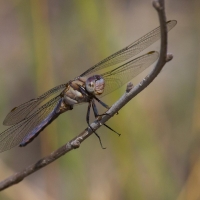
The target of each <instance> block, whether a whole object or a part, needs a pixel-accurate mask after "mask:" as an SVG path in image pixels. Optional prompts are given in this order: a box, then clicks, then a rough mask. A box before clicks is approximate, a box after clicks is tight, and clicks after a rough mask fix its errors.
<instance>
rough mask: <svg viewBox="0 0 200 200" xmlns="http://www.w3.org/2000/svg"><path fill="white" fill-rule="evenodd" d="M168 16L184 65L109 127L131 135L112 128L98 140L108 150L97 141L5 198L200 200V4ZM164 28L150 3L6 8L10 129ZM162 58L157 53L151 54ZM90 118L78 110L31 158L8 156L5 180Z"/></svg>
mask: <svg viewBox="0 0 200 200" xmlns="http://www.w3.org/2000/svg"><path fill="white" fill-rule="evenodd" d="M166 6H167V18H168V19H177V20H178V25H177V27H175V28H174V30H172V31H171V33H170V34H169V51H170V52H172V53H173V54H174V60H173V61H172V62H170V63H168V64H167V65H166V67H165V69H164V70H163V72H162V73H161V74H160V76H158V78H157V79H156V80H155V81H154V82H153V83H152V84H151V85H150V86H149V87H148V88H147V89H146V90H145V91H143V92H142V93H141V94H140V95H138V97H136V98H135V99H134V100H133V101H131V102H130V103H129V104H128V105H126V106H125V107H124V108H123V109H122V110H121V111H120V112H119V115H116V116H115V117H114V118H112V119H111V120H110V121H109V122H108V124H109V125H110V126H111V127H112V128H114V129H115V130H117V131H118V132H119V133H121V134H122V135H121V136H120V137H118V136H117V135H115V134H113V133H112V132H110V131H109V130H107V129H106V128H104V127H102V128H101V129H99V130H98V133H99V134H100V135H101V138H102V141H103V144H104V146H106V147H107V149H106V150H102V149H101V148H100V145H99V142H98V139H97V138H96V137H95V135H94V136H91V137H90V138H88V139H87V140H86V141H85V142H84V143H83V144H82V146H81V148H80V149H77V150H76V151H72V152H70V153H69V154H68V155H66V156H64V157H63V158H61V159H59V160H58V161H56V162H54V163H53V164H51V165H50V166H48V167H46V168H44V169H42V170H41V171H39V172H37V173H35V174H33V175H31V176H30V177H28V178H27V179H26V180H25V181H24V182H23V184H18V185H15V186H13V187H11V188H9V189H8V190H7V191H5V192H2V193H1V194H0V198H1V199H8V200H12V199H15V200H16V199H20V200H23V199H48V200H49V198H52V199H59V200H60V199H61V200H62V199H87V200H88V199H95V200H98V199H104V200H106V199H120V200H121V199H153V200H155V199H179V200H182V199H190V200H191V199H198V198H199V197H200V195H199V190H198V185H199V184H198V183H199V178H198V177H199V176H198V170H199V156H198V155H199V148H198V144H199V136H198V132H199V131H198V127H199V125H198V119H199V117H198V110H199V109H198V108H199V106H198V102H199V101H198V99H199V98H198V96H199V95H198V80H199V77H198V74H197V73H196V70H197V69H198V68H199V67H198V66H199V59H198V52H199V45H198V42H197V41H196V39H197V35H198V34H197V28H196V27H198V26H199V22H198V19H199V18H198V17H196V18H195V20H194V13H199V12H198V11H199V4H198V3H196V4H193V3H188V2H187V1H172V0H171V1H167V2H166ZM194 8H195V12H194ZM197 16H198V15H197ZM191 21H192V23H191ZM157 25H158V19H157V16H156V12H155V11H154V10H153V8H152V7H151V5H150V4H149V2H146V1H138V2H135V1H112V0H111V1H104V0H102V1H91V0H90V1H80V0H75V1H47V0H42V1H39V0H30V1H25V0H12V1H5V0H4V1H1V2H0V27H1V29H0V66H1V67H0V72H1V73H0V89H1V99H0V111H1V115H0V119H1V121H3V118H4V116H5V115H6V113H7V112H8V111H9V110H10V109H11V108H12V107H14V106H17V105H19V104H21V103H23V102H25V101H28V100H29V99H31V98H35V97H37V96H39V95H41V94H42V93H44V92H45V91H47V90H48V89H50V88H52V87H54V86H56V85H58V84H61V83H65V82H67V81H69V80H70V79H72V78H74V77H76V76H78V75H79V74H81V73H82V72H84V71H85V70H86V69H88V68H89V67H91V66H92V65H93V64H96V63H97V62H98V61H100V60H101V59H103V58H105V57H106V56H108V55H110V54H111V53H114V52H115V51H117V50H119V49H120V48H123V47H124V46H126V45H128V44H130V43H131V42H133V41H134V40H136V39H138V38H139V37H140V36H142V35H143V34H145V33H147V32H148V31H150V30H152V29H153V28H155V27H156V26H157ZM198 33H199V30H198ZM158 48H159V43H156V44H155V45H154V46H153V47H151V48H149V50H154V49H155V50H158ZM147 51H148V50H147ZM147 51H146V52H147ZM144 75H145V73H143V74H142V75H141V76H140V77H139V78H138V79H137V80H140V79H141V78H142V77H143V76H144ZM124 91H125V90H124V89H119V90H118V91H116V92H114V93H113V94H111V95H109V96H107V97H105V98H104V99H103V100H104V101H105V102H106V103H107V104H109V105H111V104H112V103H113V102H114V101H115V100H117V98H118V97H119V96H120V95H121V94H122V93H123V92H124ZM193 102H195V104H194V103H193ZM194 105H195V106H194ZM193 107H194V110H193ZM86 109H87V105H82V106H77V107H75V108H74V109H73V110H72V111H69V112H67V113H65V114H63V115H62V116H61V117H59V118H58V119H57V120H56V121H55V122H54V123H53V124H51V125H50V126H49V127H48V128H47V129H46V130H44V131H43V132H42V133H41V134H40V136H39V137H38V138H37V139H35V140H34V141H33V142H32V143H31V144H30V145H28V146H27V147H26V148H15V149H13V150H10V151H8V152H5V153H2V154H1V158H2V165H0V171H1V172H2V173H1V179H4V178H6V177H7V176H9V175H11V174H12V173H14V172H15V171H18V170H21V169H23V168H24V167H25V166H27V165H29V164H31V163H33V162H35V161H36V160H38V159H39V158H41V157H42V156H44V155H47V154H49V153H50V152H51V151H53V150H55V149H56V148H57V147H59V146H60V145H62V144H64V143H65V142H66V141H68V140H69V139H71V138H72V137H74V136H75V134H78V133H79V132H80V131H82V130H83V129H84V128H85V127H86V122H85V115H86ZM100 110H101V111H102V112H103V109H102V108H100ZM0 130H1V131H3V130H5V129H4V128H3V126H1V128H0ZM8 169H9V171H8ZM32 190H34V191H35V192H34V195H33V191H32ZM16 191H19V192H16Z"/></svg>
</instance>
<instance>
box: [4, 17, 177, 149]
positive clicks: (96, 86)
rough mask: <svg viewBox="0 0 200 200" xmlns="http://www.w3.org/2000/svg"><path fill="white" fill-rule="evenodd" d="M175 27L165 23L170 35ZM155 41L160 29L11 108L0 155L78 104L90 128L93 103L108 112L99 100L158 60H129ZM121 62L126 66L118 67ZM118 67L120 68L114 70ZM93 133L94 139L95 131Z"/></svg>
mask: <svg viewBox="0 0 200 200" xmlns="http://www.w3.org/2000/svg"><path fill="white" fill-rule="evenodd" d="M176 23H177V22H176V20H170V21H167V22H166V27H167V31H170V30H171V29H172V28H173V27H174V26H175V25H176ZM158 39H160V27H157V28H155V29H154V30H152V31H150V32H149V33H147V34H146V35H144V36H143V37H141V38H140V39H138V40H136V41H135V42H133V43H131V44H130V45H128V46H126V47H125V48H123V49H121V50H120V51H118V52H116V53H114V54H112V55H110V56H109V57H107V58H105V59H104V60H102V61H100V62H99V63H97V64H96V65H94V66H93V67H91V68H89V69H88V70H86V71H85V72H84V73H82V74H81V75H80V76H78V77H76V78H74V79H73V80H70V81H68V82H67V83H65V84H61V85H58V86H56V87H54V88H52V89H50V90H49V91H47V92H45V93H44V94H42V95H41V96H39V97H37V98H35V99H31V100H30V101H28V102H26V103H23V104H21V105H20V106H18V107H15V108H13V109H12V110H11V111H10V112H9V113H8V115H7V116H6V118H5V120H4V121H3V124H4V125H6V126H10V127H9V128H8V129H6V130H5V131H3V132H2V133H0V152H3V151H6V150H9V149H11V148H13V147H15V146H17V145H19V146H20V147H24V146H26V145H27V144H29V143H30V142H31V141H32V140H33V139H34V138H36V137H37V136H38V135H39V133H40V132H41V131H42V130H44V129H45V128H46V127H47V126H48V125H49V124H50V123H51V122H52V121H54V120H55V119H56V118H57V117H58V116H59V115H60V114H62V113H64V112H66V111H68V110H72V109H73V107H74V106H75V105H78V104H81V103H88V110H87V115H86V122H87V124H88V126H89V127H90V125H89V116H90V110H91V108H92V110H93V112H94V116H95V117H97V116H99V114H98V110H97V107H96V103H97V102H98V103H100V104H101V105H102V106H103V107H105V108H106V109H109V106H108V105H106V104H105V103H104V102H103V101H101V100H100V98H101V97H103V96H105V95H107V94H109V93H111V92H113V91H115V90H117V89H118V88H120V87H121V86H123V85H124V84H125V83H127V82H128V81H130V80H131V79H133V78H134V77H135V76H137V75H138V74H140V73H141V72H142V71H144V70H145V69H146V68H148V67H149V66H150V65H152V64H153V63H154V62H155V61H156V60H157V59H158V57H159V53H158V52H156V51H151V52H148V53H146V54H144V55H142V56H139V57H137V58H135V59H132V60H131V58H132V57H133V56H135V55H137V54H139V53H140V52H141V51H143V50H144V49H146V48H147V47H149V46H150V45H151V44H153V43H154V42H156V41H157V40H158ZM124 61H126V62H125V63H122V62H124ZM120 63H122V64H121V65H120V66H117V67H116V65H117V64H120ZM113 66H114V67H113ZM101 70H104V72H103V73H100V74H99V73H98V71H101ZM104 125H105V126H106V127H107V128H109V129H111V130H112V131H114V130H113V129H112V128H110V127H109V126H107V125H106V124H104ZM89 127H88V128H89ZM90 128H91V127H90ZM93 132H94V133H95V134H96V135H97V136H98V134H97V133H96V132H95V131H93ZM114 132H115V131H114ZM98 137H99V136H98ZM99 139H100V138H99ZM100 142H101V140H100Z"/></svg>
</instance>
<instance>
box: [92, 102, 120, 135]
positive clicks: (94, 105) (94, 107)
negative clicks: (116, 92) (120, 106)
mask: <svg viewBox="0 0 200 200" xmlns="http://www.w3.org/2000/svg"><path fill="white" fill-rule="evenodd" d="M102 103H103V102H102ZM105 105H106V104H105ZM92 109H93V112H94V116H95V118H96V117H98V116H103V115H109V114H108V113H104V114H102V115H99V114H98V110H97V107H96V104H95V103H94V101H92ZM103 125H104V126H105V127H106V128H108V129H110V130H111V131H113V132H114V133H116V134H117V135H118V136H120V135H121V134H119V133H118V132H116V131H115V130H114V129H112V128H111V127H110V126H108V125H107V124H105V123H104V124H103Z"/></svg>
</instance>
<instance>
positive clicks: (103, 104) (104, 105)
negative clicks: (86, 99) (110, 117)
mask: <svg viewBox="0 0 200 200" xmlns="http://www.w3.org/2000/svg"><path fill="white" fill-rule="evenodd" d="M94 98H95V99H96V100H97V101H98V102H99V103H100V104H101V105H102V106H103V107H104V108H107V109H109V108H110V107H109V106H108V105H107V104H105V103H104V102H103V101H101V100H100V99H98V98H97V97H96V96H94Z"/></svg>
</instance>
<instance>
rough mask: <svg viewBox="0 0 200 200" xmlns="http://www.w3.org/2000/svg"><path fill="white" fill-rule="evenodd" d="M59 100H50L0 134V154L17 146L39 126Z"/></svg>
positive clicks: (56, 98) (57, 98)
mask: <svg viewBox="0 0 200 200" xmlns="http://www.w3.org/2000/svg"><path fill="white" fill-rule="evenodd" d="M60 99H61V97H60V96H57V97H55V98H53V99H51V100H50V101H48V102H47V103H46V104H44V105H43V106H41V107H40V108H39V109H38V110H36V111H35V112H34V113H33V114H31V115H30V116H29V117H27V118H25V119H24V120H22V121H21V122H19V123H17V124H15V125H13V126H11V127H10V128H8V129H6V130H5V131H4V132H2V133H0V152H3V151H6V150H8V149H11V148H12V147H14V146H17V145H19V144H20V143H21V142H22V141H23V139H24V137H26V136H27V135H28V134H29V133H30V132H31V131H32V130H33V129H34V128H35V127H37V126H38V125H40V124H41V122H42V121H43V120H44V119H45V118H46V117H47V116H48V115H49V114H50V113H51V112H52V111H53V110H54V108H55V107H56V105H57V104H58V103H59V100H60Z"/></svg>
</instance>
